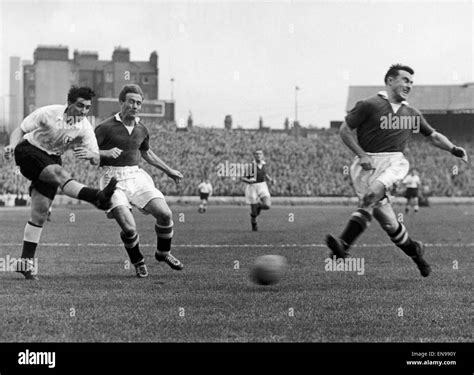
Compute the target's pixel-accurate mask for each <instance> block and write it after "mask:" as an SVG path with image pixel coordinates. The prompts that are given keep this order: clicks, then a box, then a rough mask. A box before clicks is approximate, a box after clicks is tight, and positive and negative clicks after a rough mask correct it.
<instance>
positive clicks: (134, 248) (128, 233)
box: [111, 205, 148, 278]
mask: <svg viewBox="0 0 474 375" xmlns="http://www.w3.org/2000/svg"><path fill="white" fill-rule="evenodd" d="M111 214H112V216H113V217H114V218H115V220H116V221H117V223H118V225H119V226H120V228H121V229H122V231H121V232H120V238H121V239H122V242H123V245H124V247H125V251H126V252H127V254H128V257H129V258H130V263H132V264H133V266H134V267H135V271H136V275H137V277H139V278H144V277H147V276H148V270H147V267H146V264H145V258H144V256H143V254H142V253H141V252H140V236H139V235H138V232H137V224H136V223H135V219H134V217H133V215H132V212H131V211H130V209H129V207H128V206H126V205H120V206H117V207H115V208H114V209H113V210H112V211H111Z"/></svg>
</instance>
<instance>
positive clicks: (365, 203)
mask: <svg viewBox="0 0 474 375" xmlns="http://www.w3.org/2000/svg"><path fill="white" fill-rule="evenodd" d="M375 198H376V194H375V193H374V192H373V191H371V192H368V193H367V194H365V195H364V196H363V197H362V202H361V206H362V207H361V208H370V207H373V206H374V205H375V203H376V202H375Z"/></svg>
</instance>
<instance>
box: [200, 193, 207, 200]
mask: <svg viewBox="0 0 474 375" xmlns="http://www.w3.org/2000/svg"><path fill="white" fill-rule="evenodd" d="M200 195H201V199H205V200H207V198H209V193H200Z"/></svg>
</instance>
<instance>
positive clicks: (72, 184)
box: [61, 178, 99, 203]
mask: <svg viewBox="0 0 474 375" xmlns="http://www.w3.org/2000/svg"><path fill="white" fill-rule="evenodd" d="M61 189H63V192H64V194H66V195H68V196H70V197H73V198H77V199H80V200H83V201H86V202H89V203H93V202H95V201H96V200H97V194H98V193H99V190H97V189H93V188H90V187H87V186H86V185H84V184H81V183H80V182H77V181H76V180H74V179H72V178H71V179H70V180H67V181H66V182H65V183H64V184H63V186H61Z"/></svg>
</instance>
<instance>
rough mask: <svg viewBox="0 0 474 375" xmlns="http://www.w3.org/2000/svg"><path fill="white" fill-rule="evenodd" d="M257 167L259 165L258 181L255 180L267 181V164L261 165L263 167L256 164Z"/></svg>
mask: <svg viewBox="0 0 474 375" xmlns="http://www.w3.org/2000/svg"><path fill="white" fill-rule="evenodd" d="M256 167H257V181H255V182H256V183H258V182H265V181H266V175H267V170H266V168H265V164H263V165H262V166H261V168H259V167H258V165H257V164H256Z"/></svg>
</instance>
